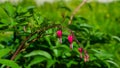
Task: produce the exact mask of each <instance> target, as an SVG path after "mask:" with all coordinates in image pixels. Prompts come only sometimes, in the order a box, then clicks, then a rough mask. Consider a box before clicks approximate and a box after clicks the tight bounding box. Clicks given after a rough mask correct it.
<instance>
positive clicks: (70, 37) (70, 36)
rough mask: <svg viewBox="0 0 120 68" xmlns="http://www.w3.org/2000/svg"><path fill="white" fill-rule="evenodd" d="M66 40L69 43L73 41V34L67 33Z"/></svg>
mask: <svg viewBox="0 0 120 68" xmlns="http://www.w3.org/2000/svg"><path fill="white" fill-rule="evenodd" d="M68 42H69V43H70V44H71V43H72V42H73V36H72V35H69V36H68Z"/></svg>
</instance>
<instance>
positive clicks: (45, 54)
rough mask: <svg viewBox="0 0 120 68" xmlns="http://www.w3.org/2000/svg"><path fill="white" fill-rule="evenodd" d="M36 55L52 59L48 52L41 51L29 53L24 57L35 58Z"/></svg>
mask: <svg viewBox="0 0 120 68" xmlns="http://www.w3.org/2000/svg"><path fill="white" fill-rule="evenodd" d="M36 55H40V56H43V57H46V58H48V59H51V58H52V57H51V55H50V54H49V53H48V52H46V51H42V50H35V51H32V52H31V53H29V54H27V55H25V56H24V57H31V56H36Z"/></svg>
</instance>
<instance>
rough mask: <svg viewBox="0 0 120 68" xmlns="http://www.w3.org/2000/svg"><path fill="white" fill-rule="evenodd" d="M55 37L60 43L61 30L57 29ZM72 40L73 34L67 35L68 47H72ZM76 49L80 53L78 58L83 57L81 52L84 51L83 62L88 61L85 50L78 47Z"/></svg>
mask: <svg viewBox="0 0 120 68" xmlns="http://www.w3.org/2000/svg"><path fill="white" fill-rule="evenodd" d="M57 37H58V40H59V42H60V43H62V30H58V31H57ZM73 40H74V37H73V35H72V34H70V35H68V42H69V43H70V49H73ZM78 51H79V53H80V58H83V56H82V53H83V51H84V62H87V61H89V55H88V53H87V51H86V50H84V49H83V48H78Z"/></svg>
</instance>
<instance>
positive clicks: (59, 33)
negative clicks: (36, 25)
mask: <svg viewBox="0 0 120 68" xmlns="http://www.w3.org/2000/svg"><path fill="white" fill-rule="evenodd" d="M57 36H58V38H61V37H62V30H58V31H57Z"/></svg>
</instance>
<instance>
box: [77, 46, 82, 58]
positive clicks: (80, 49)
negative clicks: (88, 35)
mask: <svg viewBox="0 0 120 68" xmlns="http://www.w3.org/2000/svg"><path fill="white" fill-rule="evenodd" d="M78 51H79V52H80V58H82V52H83V48H78Z"/></svg>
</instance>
